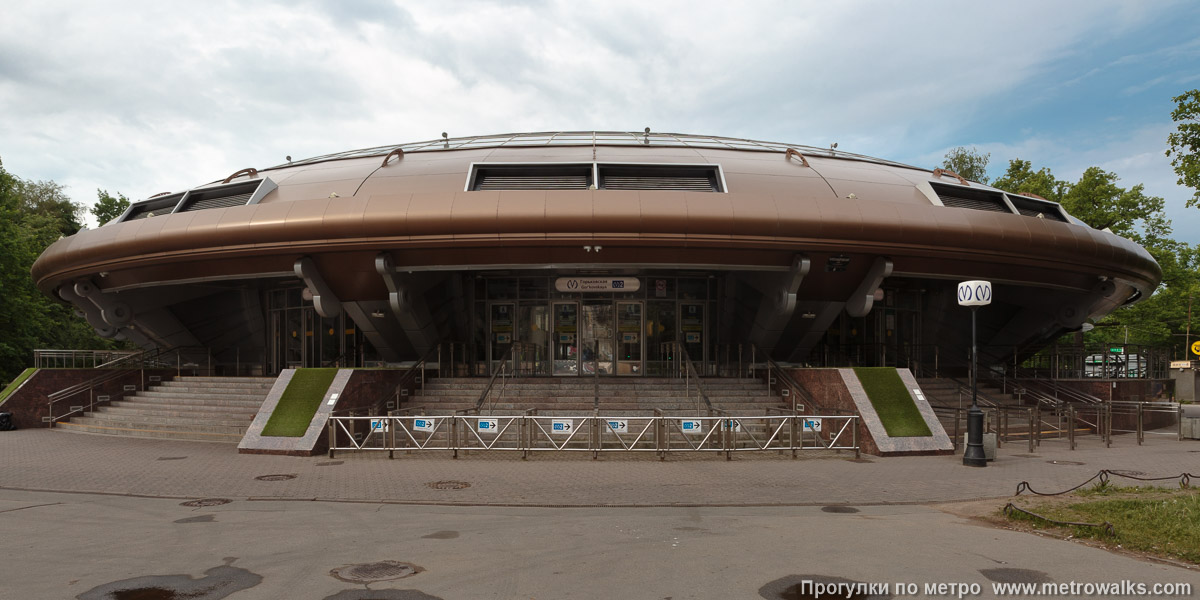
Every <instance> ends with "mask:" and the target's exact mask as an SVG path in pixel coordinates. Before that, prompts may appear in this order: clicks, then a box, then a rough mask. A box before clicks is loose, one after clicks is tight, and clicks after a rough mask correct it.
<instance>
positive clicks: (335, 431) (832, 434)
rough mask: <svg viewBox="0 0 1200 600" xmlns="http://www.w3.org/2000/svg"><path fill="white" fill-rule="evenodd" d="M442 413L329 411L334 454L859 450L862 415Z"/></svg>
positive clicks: (729, 456)
mask: <svg viewBox="0 0 1200 600" xmlns="http://www.w3.org/2000/svg"><path fill="white" fill-rule="evenodd" d="M655 412H656V414H655V415H653V416H602V415H600V414H598V413H597V414H592V415H583V416H578V415H577V416H543V415H537V414H536V413H534V411H530V412H528V413H526V414H519V415H503V416H501V415H444V416H412V415H400V416H382V417H370V416H367V417H349V416H332V417H330V418H329V425H328V436H329V457H330V458H333V457H334V454H335V453H336V452H342V451H386V452H387V453H388V458H394V457H395V451H396V450H402V451H409V450H444V451H449V452H451V453H453V455H454V458H458V452H459V451H460V450H463V451H466V450H475V451H509V452H520V453H521V457H522V458H527V457H528V456H529V453H530V452H591V453H592V458H597V457H598V456H599V454H600V453H601V452H606V453H607V452H654V453H656V454H657V455H658V456H659V458H660V459H665V458H666V456H667V454H669V453H672V452H713V453H719V452H723V453H725V457H726V459H730V460H732V458H733V454H734V453H735V452H763V451H780V452H791V453H792V456H793V457H794V456H796V455H797V453H798V452H800V451H811V450H838V451H841V450H849V451H853V452H854V455H855V457H858V456H859V455H860V451H861V450H860V447H859V439H858V421H859V416H858V415H799V414H782V415H756V416H717V417H712V416H709V417H691V416H678V415H666V414H663V413H661V411H655Z"/></svg>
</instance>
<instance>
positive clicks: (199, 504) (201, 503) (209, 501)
mask: <svg viewBox="0 0 1200 600" xmlns="http://www.w3.org/2000/svg"><path fill="white" fill-rule="evenodd" d="M230 502H233V500H230V499H229V498H201V499H199V500H188V501H187V502H180V503H179V505H180V506H186V507H188V508H204V507H205V506H221V505H222V504H229V503H230Z"/></svg>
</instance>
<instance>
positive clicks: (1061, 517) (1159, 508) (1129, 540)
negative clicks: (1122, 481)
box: [1010, 486, 1200, 564]
mask: <svg viewBox="0 0 1200 600" xmlns="http://www.w3.org/2000/svg"><path fill="white" fill-rule="evenodd" d="M1106 496H1108V497H1106ZM1113 496H1115V497H1113ZM1071 499H1072V500H1074V499H1079V500H1085V499H1086V501H1084V502H1075V503H1055V502H1052V501H1045V502H1042V503H1038V504H1033V505H1030V506H1028V507H1026V508H1028V509H1029V510H1032V511H1034V512H1037V513H1038V514H1041V515H1044V516H1047V517H1050V518H1052V519H1054V520H1056V521H1085V522H1090V523H1103V522H1105V521H1107V522H1109V523H1112V525H1113V530H1114V532H1115V536H1111V537H1110V536H1108V535H1107V534H1105V533H1104V532H1102V531H1099V530H1096V529H1094V528H1091V527H1060V526H1056V525H1052V524H1048V523H1046V522H1045V521H1041V520H1038V519H1034V518H1032V517H1028V516H1025V515H1021V514H1020V513H1014V514H1013V516H1012V517H1010V518H1011V519H1012V520H1014V521H1025V522H1027V523H1028V524H1029V526H1031V527H1033V528H1034V529H1056V530H1060V531H1067V532H1069V533H1070V534H1071V535H1072V536H1074V537H1077V538H1087V539H1095V540H1099V541H1101V542H1103V543H1104V544H1106V545H1108V546H1111V547H1119V548H1122V549H1126V550H1134V551H1137V552H1145V553H1148V554H1154V555H1157V556H1162V557H1166V558H1173V559H1177V560H1184V561H1187V562H1190V563H1195V564H1200V544H1198V543H1197V540H1200V490H1196V489H1184V490H1179V489H1170V488H1154V487H1147V488H1137V489H1135V490H1130V489H1129V488H1122V487H1116V486H1110V487H1109V488H1108V489H1104V488H1102V487H1101V488H1100V489H1098V490H1092V491H1091V492H1082V493H1079V492H1077V493H1076V494H1075V495H1074V496H1072V498H1071Z"/></svg>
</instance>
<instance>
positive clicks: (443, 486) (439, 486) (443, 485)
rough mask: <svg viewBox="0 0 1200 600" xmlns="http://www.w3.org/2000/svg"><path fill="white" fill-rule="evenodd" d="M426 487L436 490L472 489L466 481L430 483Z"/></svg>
mask: <svg viewBox="0 0 1200 600" xmlns="http://www.w3.org/2000/svg"><path fill="white" fill-rule="evenodd" d="M425 485H426V486H428V487H431V488H433V489H435V490H462V489H466V488H469V487H471V484H470V483H468V482H466V481H430V482H429V483H426V484H425Z"/></svg>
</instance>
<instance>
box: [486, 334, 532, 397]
mask: <svg viewBox="0 0 1200 600" xmlns="http://www.w3.org/2000/svg"><path fill="white" fill-rule="evenodd" d="M527 345H531V344H527V343H526V342H522V341H514V342H513V343H511V344H509V345H508V349H507V350H505V351H504V355H503V356H502V357H501V358H500V368H499V369H496V372H495V373H492V376H491V377H490V378H489V379H488V383H487V386H486V387H484V388H483V391H482V392H480V393H479V399H478V400H476V401H475V408H474V409H473V410H474V411H475V412H476V413H478V412H479V411H480V410H482V409H483V404H484V402H487V398H488V395H489V394H491V393H492V386H494V385H495V384H496V377H499V376H501V375H502V374H503V373H504V372H505V371H506V370H507V371H509V376H510V377H511V376H512V375H513V372H514V371H515V368H510V365H512V364H513V363H514V362H515V361H513V360H512V358H513V353H514V352H518V351H519V349H520V348H523V347H525V346H527Z"/></svg>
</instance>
